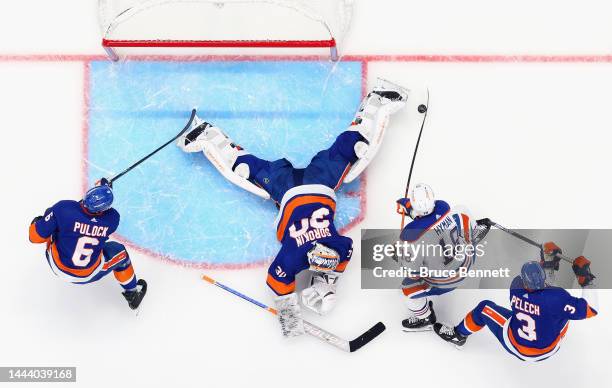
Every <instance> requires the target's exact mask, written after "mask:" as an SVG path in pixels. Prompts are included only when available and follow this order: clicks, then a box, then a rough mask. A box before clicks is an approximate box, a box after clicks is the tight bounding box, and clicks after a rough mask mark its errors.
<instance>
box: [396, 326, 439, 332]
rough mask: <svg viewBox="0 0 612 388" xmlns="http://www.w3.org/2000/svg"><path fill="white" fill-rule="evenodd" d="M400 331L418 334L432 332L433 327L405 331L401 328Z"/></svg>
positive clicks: (405, 329)
mask: <svg viewBox="0 0 612 388" xmlns="http://www.w3.org/2000/svg"><path fill="white" fill-rule="evenodd" d="M402 331H403V332H404V333H420V332H425V331H433V325H429V326H425V327H422V328H420V329H407V328H405V327H402Z"/></svg>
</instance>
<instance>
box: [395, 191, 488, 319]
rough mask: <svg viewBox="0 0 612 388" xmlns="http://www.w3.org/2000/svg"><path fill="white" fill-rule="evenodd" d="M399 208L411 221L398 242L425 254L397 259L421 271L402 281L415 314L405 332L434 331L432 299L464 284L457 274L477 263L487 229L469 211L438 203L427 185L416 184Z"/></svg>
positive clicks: (399, 202) (409, 304) (400, 202)
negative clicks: (413, 245)
mask: <svg viewBox="0 0 612 388" xmlns="http://www.w3.org/2000/svg"><path fill="white" fill-rule="evenodd" d="M397 206H398V213H400V214H402V215H404V216H407V217H409V218H411V219H412V220H413V221H412V222H410V223H409V224H408V225H406V226H405V227H404V229H403V230H402V232H401V235H400V239H401V240H402V241H405V242H408V243H410V244H422V246H423V249H424V250H422V251H421V252H423V253H422V254H421V255H420V256H418V257H405V256H404V257H400V258H399V259H400V264H401V265H403V266H404V267H406V268H409V269H412V270H414V271H415V272H418V273H415V275H414V276H410V277H407V278H405V279H404V281H403V282H402V292H403V294H404V296H405V299H404V300H405V304H406V306H407V307H408V310H409V311H410V313H411V316H410V317H408V319H405V320H404V321H402V326H403V327H404V330H406V331H423V330H431V329H432V325H433V324H434V323H435V322H436V315H435V312H434V310H433V303H432V302H431V301H430V300H429V297H430V296H435V295H442V294H445V293H447V292H450V291H452V290H454V289H455V288H456V287H457V285H458V283H460V282H461V281H463V280H464V278H463V277H461V276H459V271H460V270H469V269H470V267H471V266H472V265H473V264H474V261H475V259H476V252H477V250H476V248H477V244H478V243H479V242H480V241H481V240H482V239H483V238H484V236H485V235H486V233H487V232H488V230H489V228H488V227H487V226H485V225H484V224H483V225H480V222H479V221H476V222H475V221H473V220H472V218H471V217H470V215H469V214H467V213H466V212H462V211H455V210H452V209H451V207H450V205H449V204H448V203H446V202H445V201H441V200H436V199H435V196H434V193H433V190H432V189H431V187H429V185H426V184H424V183H419V184H417V185H416V186H415V187H414V188H413V189H412V190H411V192H410V197H409V198H401V199H399V200H398V201H397ZM413 251H415V250H413ZM421 271H423V272H421Z"/></svg>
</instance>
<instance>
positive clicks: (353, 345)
mask: <svg viewBox="0 0 612 388" xmlns="http://www.w3.org/2000/svg"><path fill="white" fill-rule="evenodd" d="M202 280H204V281H206V282H208V283H210V284H212V285H214V286H217V287H219V288H220V289H222V290H224V291H227V292H229V293H231V294H234V295H235V296H237V297H239V298H242V299H244V300H246V301H248V302H251V303H252V304H254V305H256V306H258V307H260V308H262V309H264V310H266V311H268V312H270V313H272V314H274V315H277V314H278V312H277V311H276V309H275V308H272V307H270V306H266V305H265V304H263V303H261V302H259V301H257V300H255V299H253V298H251V297H249V296H247V295H245V294H243V293H241V292H240V291H236V290H234V289H233V288H231V287H228V286H226V285H225V284H223V283H219V282H218V281H216V280H214V279H213V278H211V277H209V276H206V275H202ZM303 322H304V330H305V331H306V333H308V334H309V335H311V336H313V337H316V338H318V339H319V340H321V341H323V342H326V343H328V344H330V345H333V346H335V347H336V348H338V349H340V350H343V351H345V352H355V351H357V350H359V349H360V348H362V347H363V346H364V345H366V344H368V343H369V342H370V341H372V340H373V339H374V338H376V337H378V336H379V335H380V334H381V333H382V332H383V331H385V329H386V328H385V325H384V324H383V323H382V322H378V323H377V324H376V325H374V326H372V327H371V328H370V329H369V330H367V331H366V332H365V333H363V334H362V335H360V336H359V337H357V338H355V339H354V340H352V341H347V340H345V339H342V338H340V337H338V336H336V335H335V334H332V333H330V332H328V331H326V330H324V329H321V328H320V327H318V326H316V325H314V324H312V323H310V322H308V321H306V320H304V321H303Z"/></svg>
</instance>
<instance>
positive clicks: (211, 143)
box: [196, 124, 270, 199]
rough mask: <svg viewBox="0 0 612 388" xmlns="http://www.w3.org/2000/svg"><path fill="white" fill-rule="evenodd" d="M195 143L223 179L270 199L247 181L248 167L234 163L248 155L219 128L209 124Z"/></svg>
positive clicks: (264, 192)
mask: <svg viewBox="0 0 612 388" xmlns="http://www.w3.org/2000/svg"><path fill="white" fill-rule="evenodd" d="M196 142H197V143H198V144H200V145H201V148H202V150H203V152H204V156H206V158H207V159H208V160H209V161H210V162H211V163H212V165H213V166H214V167H215V168H216V169H217V170H218V171H219V172H220V173H221V175H223V176H224V177H225V179H227V180H228V181H230V182H232V183H233V184H235V185H236V186H239V187H241V188H243V189H244V190H246V191H248V192H250V193H253V194H255V195H257V196H259V197H262V198H264V199H269V198H270V195H269V194H268V193H267V192H266V191H265V190H264V189H262V188H261V187H258V186H256V185H255V184H253V183H252V182H250V181H249V177H250V168H249V165H248V164H246V163H238V164H237V163H236V160H237V159H238V157H240V156H244V155H248V152H247V151H245V150H244V149H243V148H242V147H240V146H239V145H237V144H235V143H234V142H233V141H232V139H230V138H229V136H227V135H226V134H225V133H224V132H223V131H222V130H221V129H220V128H218V127H215V126H212V125H210V124H209V126H208V127H206V128H205V130H204V131H203V132H202V133H200V134H199V136H198V137H197V140H196Z"/></svg>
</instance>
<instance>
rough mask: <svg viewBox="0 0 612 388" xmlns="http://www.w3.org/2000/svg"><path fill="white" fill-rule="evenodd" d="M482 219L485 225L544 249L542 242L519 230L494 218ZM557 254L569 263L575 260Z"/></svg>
mask: <svg viewBox="0 0 612 388" xmlns="http://www.w3.org/2000/svg"><path fill="white" fill-rule="evenodd" d="M482 221H483V223H484V224H485V225H487V226H489V227H491V226H494V227H496V228H497V229H499V230H501V231H503V232H506V233H508V234H509V235H511V236H513V237H516V238H518V239H519V240H521V241H524V242H526V243H527V244H530V245H533V246H534V247H538V248H540V249H542V244H540V243H539V242H537V241H534V240H532V239H530V238H529V237H525V236H523V235H522V234H520V233H517V232H515V231H513V230H510V229H508V228H505V227H503V226H501V225H500V224H498V223H497V222H495V221H492V220H490V219H488V218H485V219H483V220H482ZM556 256H557V257H558V258H560V259H561V260H563V261H567V262H568V263H573V260H572V259H570V258H569V257H567V256H565V255H562V254H560V253H558V254H557V255H556Z"/></svg>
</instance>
